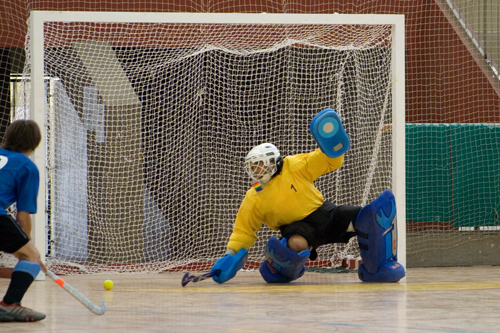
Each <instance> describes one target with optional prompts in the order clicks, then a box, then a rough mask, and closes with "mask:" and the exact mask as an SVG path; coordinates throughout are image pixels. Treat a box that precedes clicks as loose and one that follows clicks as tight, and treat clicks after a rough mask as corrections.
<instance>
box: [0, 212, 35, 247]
mask: <svg viewBox="0 0 500 333" xmlns="http://www.w3.org/2000/svg"><path fill="white" fill-rule="evenodd" d="M28 242H29V238H28V236H27V235H26V233H25V232H24V230H23V229H22V228H21V226H20V225H19V223H17V221H15V220H14V219H13V218H12V217H10V216H8V215H1V216H0V251H3V252H7V253H14V252H16V251H17V250H19V249H20V248H22V247H23V246H24V245H26V244H27V243H28Z"/></svg>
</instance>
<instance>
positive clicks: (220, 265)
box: [210, 249, 248, 283]
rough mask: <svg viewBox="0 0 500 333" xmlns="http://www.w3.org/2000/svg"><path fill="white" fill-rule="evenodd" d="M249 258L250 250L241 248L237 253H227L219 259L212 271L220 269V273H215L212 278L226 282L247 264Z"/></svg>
mask: <svg viewBox="0 0 500 333" xmlns="http://www.w3.org/2000/svg"><path fill="white" fill-rule="evenodd" d="M247 258H248V251H247V250H246V249H241V250H239V251H238V253H236V254H235V255H231V254H226V255H224V257H222V258H219V259H217V261H216V262H215V264H214V265H213V267H212V269H211V270H210V272H215V271H217V270H219V271H220V273H219V274H218V275H214V276H213V277H212V279H213V280H214V281H215V282H217V283H224V282H226V281H228V280H230V279H232V278H233V277H234V276H235V275H236V273H237V272H238V271H239V270H240V269H242V268H243V266H245V263H246V261H247Z"/></svg>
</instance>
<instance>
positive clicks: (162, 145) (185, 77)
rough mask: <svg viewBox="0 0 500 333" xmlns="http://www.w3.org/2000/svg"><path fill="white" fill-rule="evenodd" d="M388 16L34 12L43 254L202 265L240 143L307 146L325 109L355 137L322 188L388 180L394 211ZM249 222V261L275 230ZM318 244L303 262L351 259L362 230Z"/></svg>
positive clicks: (343, 194) (72, 264)
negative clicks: (254, 237)
mask: <svg viewBox="0 0 500 333" xmlns="http://www.w3.org/2000/svg"><path fill="white" fill-rule="evenodd" d="M396 23H398V24H400V27H399V28H400V29H403V27H402V23H403V20H402V18H401V17H398V16H395V15H385V16H384V15H365V16H363V15H279V14H277V15H270V14H268V15H265V14H198V15H196V14H161V13H158V14H147V13H142V14H141V13H120V14H119V15H114V14H113V13H105V12H100V13H89V12H87V13H83V12H82V13H64V12H33V13H32V20H31V27H30V29H31V34H30V35H29V36H28V48H27V51H28V54H27V59H28V61H27V64H28V66H27V67H26V70H25V73H24V75H25V76H26V77H32V78H33V85H32V89H31V93H32V94H31V96H32V100H33V99H35V98H36V97H37V96H39V97H40V96H41V99H37V100H36V101H32V104H31V108H30V112H31V113H32V114H31V116H32V117H34V118H35V119H38V120H41V121H42V122H43V123H44V125H45V126H44V128H45V129H44V130H45V131H46V134H47V136H46V137H47V142H46V148H47V154H46V155H45V154H44V156H43V157H42V158H38V159H37V164H38V165H39V167H41V170H42V172H43V171H44V170H47V172H46V178H45V179H44V181H45V182H46V184H47V191H46V193H41V195H46V200H45V202H46V207H45V208H46V209H45V210H44V209H43V208H42V207H40V208H41V209H40V211H41V213H40V214H41V216H42V217H41V218H43V220H45V219H46V220H47V221H48V223H47V227H46V229H45V230H44V231H45V232H46V237H47V238H46V239H47V244H48V246H47V248H46V249H44V250H45V251H46V253H47V265H48V267H51V268H52V269H54V270H55V271H56V272H59V273H71V272H75V271H83V272H92V273H96V272H102V271H107V272H109V271H117V272H151V271H156V272H157V271H163V270H175V269H186V268H188V269H190V270H206V269H208V268H209V267H210V266H211V264H212V263H213V262H214V260H216V259H217V258H218V257H220V256H222V255H223V254H224V253H225V246H226V243H227V241H228V238H229V235H230V233H231V231H232V225H233V221H234V218H235V216H236V212H237V210H238V208H239V204H240V202H241V200H242V198H243V196H244V194H245V191H246V190H247V189H248V188H249V186H250V185H249V180H248V178H247V176H246V174H245V172H244V170H243V158H244V156H245V155H246V154H247V152H248V151H249V150H250V149H251V148H252V147H253V146H255V145H257V144H260V143H262V142H272V143H274V144H275V145H276V146H277V147H278V148H279V149H280V151H281V152H282V154H283V155H285V156H286V155H291V154H297V153H303V152H308V151H311V150H314V149H316V147H317V146H316V143H315V142H314V140H313V138H312V137H311V135H310V133H309V123H310V121H311V119H312V118H313V116H314V115H315V114H316V113H318V112H319V111H321V110H322V109H324V108H326V107H331V108H333V109H335V110H336V111H337V112H338V113H339V115H340V116H341V118H342V119H343V123H344V126H345V128H346V131H347V132H348V134H349V136H350V138H351V142H352V145H351V149H350V150H349V152H348V153H347V154H346V157H345V163H344V166H343V167H342V168H341V169H340V170H338V171H335V172H333V173H331V174H328V175H325V176H323V177H321V178H320V179H319V180H318V181H317V186H318V188H319V189H320V190H321V191H322V192H323V194H324V197H325V199H327V200H330V201H333V202H335V203H336V204H351V205H364V204H366V203H368V202H370V201H371V200H373V199H374V198H376V197H377V196H378V194H380V193H381V192H382V191H383V190H384V189H393V190H394V191H395V193H396V194H397V198H399V199H401V200H399V199H398V200H399V202H398V205H399V207H398V208H401V207H402V208H403V209H399V210H400V211H401V212H400V214H403V215H402V216H403V218H402V219H401V220H402V221H404V204H405V203H404V83H403V82H404V81H403V77H404V59H402V58H404V53H402V52H401V50H402V49H403V48H404V45H403V42H402V39H400V40H399V41H397V43H399V44H398V45H397V46H398V47H399V51H398V50H395V47H396V44H397V43H396V42H395V33H394V31H396V30H395V27H396ZM41 32H43V35H42V34H41ZM39 37H43V38H42V40H41V41H40V40H39ZM398 52H399V53H398ZM398 57H400V58H401V59H398ZM396 61H399V65H398V63H397V62H396ZM401 64H402V66H401ZM398 66H399V67H398ZM398 68H399V69H398ZM401 68H402V69H403V70H402V71H401ZM396 70H399V73H396ZM40 73H41V74H42V75H40ZM398 75H399V76H398ZM43 77H45V79H42V78H43ZM43 100H46V101H47V103H46V104H44V103H42V101H43ZM397 103H399V104H397ZM397 112H400V115H399V116H398V115H397ZM398 117H399V118H398ZM398 119H399V120H398ZM395 122H399V124H398V123H395ZM396 128H399V129H401V128H402V131H401V133H402V135H401V137H400V138H399V139H397V138H396V137H395V135H396V134H395V133H397V131H396ZM401 148H402V149H401ZM401 150H403V151H401ZM398 154H399V155H398ZM401 158H402V159H401ZM398 160H399V161H400V162H399V166H400V170H399V171H395V168H394V167H393V166H394V165H398ZM400 171H402V175H403V176H398V175H397V172H400ZM398 177H399V178H398ZM398 182H399V183H398ZM39 216H40V215H39ZM398 218H399V219H400V216H399V215H398ZM400 227H401V226H400ZM401 234H402V235H403V236H404V226H403V232H402V233H401V232H400V235H401ZM258 235H259V238H258V241H257V242H256V244H255V245H254V246H253V247H252V248H251V249H250V256H249V263H248V264H247V269H253V268H255V267H257V265H258V264H259V263H260V262H261V261H262V260H263V248H264V246H265V243H266V242H267V240H268V238H269V237H270V236H271V235H275V232H273V231H272V230H270V229H268V228H267V227H265V226H263V227H262V228H261V230H260V231H259V233H258ZM401 241H403V242H404V237H402V238H401V237H400V251H403V252H402V253H401V252H400V255H402V256H404V244H403V245H401ZM401 249H402V250H401ZM318 254H319V259H318V260H316V261H312V262H310V264H309V265H311V266H332V265H337V264H338V263H339V262H341V261H342V259H345V258H356V257H357V256H358V246H357V242H356V241H355V239H354V241H353V242H351V243H350V244H347V245H344V244H338V245H335V246H333V245H332V246H324V247H322V248H320V251H319V252H318ZM403 261H404V259H403Z"/></svg>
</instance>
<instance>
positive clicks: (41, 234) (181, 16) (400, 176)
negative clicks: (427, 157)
mask: <svg viewBox="0 0 500 333" xmlns="http://www.w3.org/2000/svg"><path fill="white" fill-rule="evenodd" d="M29 21H30V28H29V29H30V31H29V33H30V54H31V78H32V79H31V98H30V115H31V118H32V119H33V120H35V121H36V122H37V123H38V124H39V125H40V129H41V131H42V142H41V143H40V148H39V149H37V150H36V151H35V152H34V154H33V160H34V162H35V164H36V165H37V167H38V169H39V170H40V184H41V186H40V191H39V194H38V199H37V205H38V212H37V213H36V214H34V215H33V235H32V237H33V241H34V243H35V246H36V247H37V249H38V250H39V251H40V253H43V254H45V253H46V249H47V244H46V243H47V231H46V225H47V214H46V211H45V209H46V200H47V198H46V194H47V191H46V181H47V172H48V170H47V166H46V161H47V156H48V155H47V154H48V151H47V150H48V149H47V129H46V127H45V124H46V120H45V117H46V112H47V110H48V105H47V104H46V103H40V101H47V99H46V96H45V87H44V29H43V27H44V23H45V22H96V23H120V22H126V23H188V24H189V23H196V24H200V23H206V24H267V25H272V24H309V25H325V24H334V25H342V24H345V25H390V26H391V29H392V34H391V36H392V48H391V59H392V61H391V72H392V81H391V82H392V124H391V126H392V147H393V149H392V154H393V156H392V189H391V190H392V191H393V193H394V195H395V197H396V205H397V220H398V226H397V227H398V232H397V238H398V260H399V262H400V263H401V264H403V266H405V267H406V195H405V29H404V15H398V14H267V13H256V14H253V13H252V14H246V13H147V12H91V11H31V13H30V18H29ZM304 126H308V124H304ZM367 163H369V162H368V161H367ZM43 257H44V258H43V260H45V255H43Z"/></svg>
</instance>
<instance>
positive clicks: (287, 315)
mask: <svg viewBox="0 0 500 333" xmlns="http://www.w3.org/2000/svg"><path fill="white" fill-rule="evenodd" d="M182 275H183V273H181V272H177V273H162V274H150V275H144V274H142V275H90V276H89V275H77V276H74V275H72V276H64V277H63V278H64V279H65V280H66V282H68V283H70V284H71V285H72V286H73V287H75V288H76V289H78V290H80V291H81V292H83V293H84V294H85V295H86V296H87V297H88V298H89V299H90V300H92V301H93V302H94V303H95V304H98V303H99V300H101V299H102V300H104V301H105V302H106V303H107V311H106V313H105V314H104V315H101V316H97V315H94V314H93V313H91V312H90V311H88V310H87V309H86V308H85V307H83V306H82V305H81V304H80V303H79V302H78V301H76V300H75V299H74V298H72V297H71V296H70V295H69V294H67V293H66V292H65V291H64V290H63V289H61V288H60V287H59V286H58V285H56V284H55V283H54V282H53V281H52V280H50V279H47V280H46V281H35V282H34V284H33V285H32V287H31V288H30V290H29V291H28V293H27V294H26V296H25V298H24V300H23V305H24V306H27V307H31V308H34V309H36V310H38V311H41V312H44V313H46V314H47V318H46V319H45V320H43V321H40V322H36V323H0V332H117V333H118V332H235V333H236V332H238V333H239V332H310V333H312V332H333V331H335V332H499V331H500V268H499V267H491V266H490V267H467V268H414V269H408V271H407V277H406V278H405V279H404V280H402V281H400V282H398V283H389V284H372V283H361V282H360V281H359V280H358V277H357V274H354V273H337V274H331V273H316V272H306V274H305V275H304V276H303V277H302V278H300V279H299V280H297V281H295V282H294V283H291V284H287V285H284V284H283V285H269V284H266V283H264V281H263V280H262V278H261V277H260V275H259V273H258V272H240V273H238V275H237V276H236V277H235V278H234V279H232V280H231V281H229V282H227V283H225V284H222V285H218V284H216V283H215V282H213V281H212V280H206V281H200V282H197V283H189V284H188V285H187V286H186V287H184V288H182V287H181V285H180V280H181V277H182ZM105 279H112V280H113V281H114V288H113V289H112V290H111V291H106V290H104V288H103V287H102V282H103V281H104V280H105ZM8 283H9V280H8V279H0V288H1V290H2V293H3V292H4V291H5V290H6V288H7V285H8Z"/></svg>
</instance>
